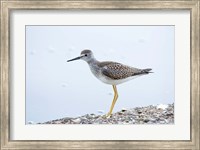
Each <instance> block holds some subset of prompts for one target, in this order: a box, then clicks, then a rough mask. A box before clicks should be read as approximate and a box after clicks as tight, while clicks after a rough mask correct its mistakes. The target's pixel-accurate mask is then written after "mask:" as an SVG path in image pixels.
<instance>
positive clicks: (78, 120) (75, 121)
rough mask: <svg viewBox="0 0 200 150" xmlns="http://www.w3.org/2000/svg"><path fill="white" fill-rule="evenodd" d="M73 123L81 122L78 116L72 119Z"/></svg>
mask: <svg viewBox="0 0 200 150" xmlns="http://www.w3.org/2000/svg"><path fill="white" fill-rule="evenodd" d="M72 121H73V122H74V123H76V124H78V123H80V122H81V119H80V118H77V119H74V120H72Z"/></svg>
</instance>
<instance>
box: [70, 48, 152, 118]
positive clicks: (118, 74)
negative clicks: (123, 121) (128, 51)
mask: <svg viewBox="0 0 200 150" xmlns="http://www.w3.org/2000/svg"><path fill="white" fill-rule="evenodd" d="M78 59H82V60H84V61H86V62H87V63H88V65H89V67H90V70H91V72H92V73H93V74H94V76H95V77H97V79H99V80H101V81H102V82H104V83H106V84H110V85H112V86H113V90H114V98H113V101H112V105H111V107H110V111H109V112H108V114H107V116H108V117H109V116H110V115H111V114H112V111H113V108H114V105H115V103H116V101H117V98H118V92H117V87H116V85H118V84H121V83H124V82H126V81H129V80H131V79H134V78H135V77H138V76H141V75H145V74H148V73H151V72H150V71H151V70H152V69H149V68H148V69H138V68H133V67H129V66H126V65H123V64H120V63H118V62H112V61H103V62H100V61H98V60H96V59H95V57H94V55H93V53H92V51H91V50H83V51H82V52H81V55H80V56H78V57H76V58H73V59H70V60H68V61H67V62H70V61H74V60H78Z"/></svg>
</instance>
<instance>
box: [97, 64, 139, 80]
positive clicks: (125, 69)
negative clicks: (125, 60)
mask: <svg viewBox="0 0 200 150" xmlns="http://www.w3.org/2000/svg"><path fill="white" fill-rule="evenodd" d="M101 67H102V70H101V71H102V74H104V75H105V76H107V77H109V78H111V79H114V80H119V79H124V78H127V77H131V76H134V75H139V74H141V73H142V70H141V69H137V68H133V67H129V66H126V65H123V64H120V63H116V62H102V63H101Z"/></svg>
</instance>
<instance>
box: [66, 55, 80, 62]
mask: <svg viewBox="0 0 200 150" xmlns="http://www.w3.org/2000/svg"><path fill="white" fill-rule="evenodd" d="M80 58H81V56H79V57H76V58H73V59H70V60H68V61H67V62H70V61H74V60H78V59H80Z"/></svg>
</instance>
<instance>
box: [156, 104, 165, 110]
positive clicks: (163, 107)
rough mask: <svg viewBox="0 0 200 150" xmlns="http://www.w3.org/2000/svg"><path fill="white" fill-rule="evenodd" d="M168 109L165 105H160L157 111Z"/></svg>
mask: <svg viewBox="0 0 200 150" xmlns="http://www.w3.org/2000/svg"><path fill="white" fill-rule="evenodd" d="M167 107H168V105H164V104H159V105H157V109H163V110H164V109H166V108H167Z"/></svg>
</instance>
